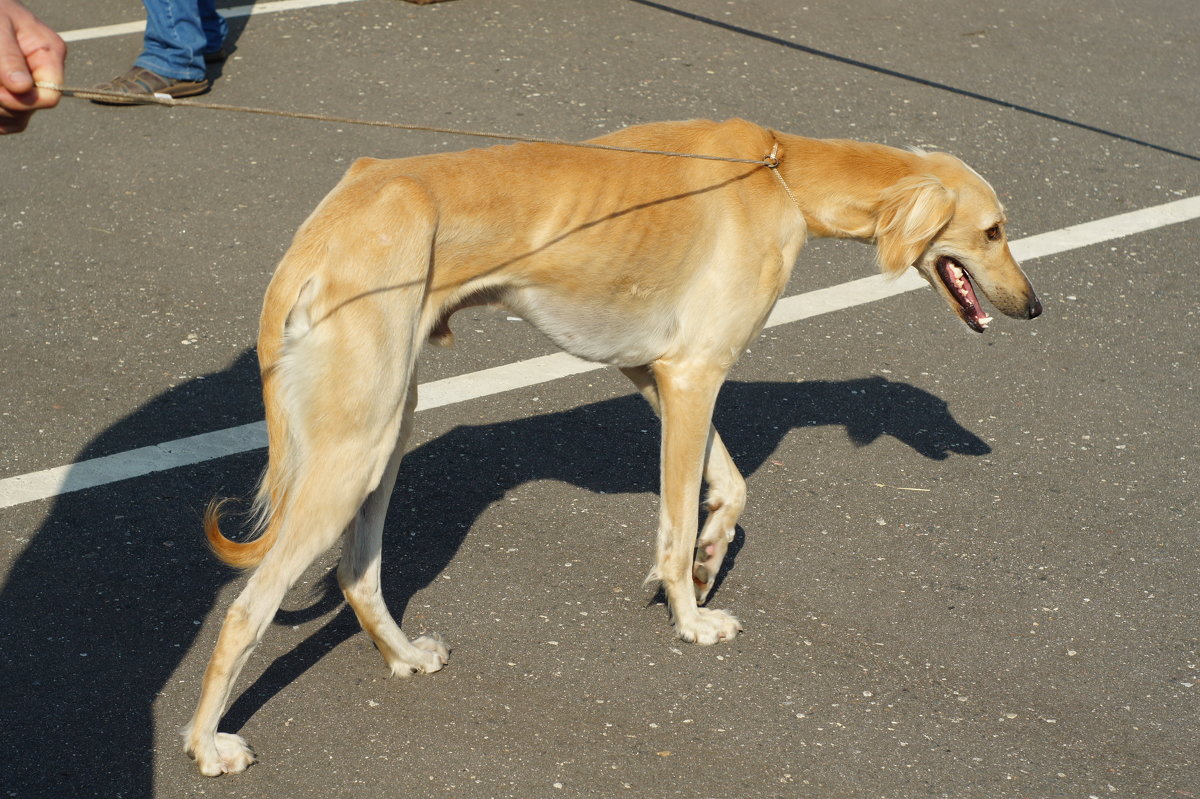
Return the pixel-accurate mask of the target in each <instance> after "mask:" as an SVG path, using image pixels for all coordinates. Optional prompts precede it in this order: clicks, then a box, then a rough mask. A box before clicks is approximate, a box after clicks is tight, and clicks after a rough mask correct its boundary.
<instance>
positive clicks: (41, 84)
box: [36, 81, 803, 214]
mask: <svg viewBox="0 0 1200 799" xmlns="http://www.w3.org/2000/svg"><path fill="white" fill-rule="evenodd" d="M36 85H37V87H38V88H39V89H49V90H50V91H55V92H59V93H60V94H62V95H63V96H64V97H75V98H78V99H81V100H99V101H101V102H104V101H112V100H118V101H120V102H121V103H124V104H134V105H165V106H168V107H172V108H173V107H175V106H181V107H183V108H204V109H207V110H209V111H233V112H236V113H242V114H262V115H264V116H273V117H284V118H286V119H309V120H313V121H316V122H336V123H338V124H342V125H366V126H369V127H375V128H395V129H398V130H407V131H414V132H423V133H442V134H446V135H451V136H474V137H476V138H482V139H501V140H504V141H517V142H528V143H533V144H558V145H562V146H564V147H582V148H585V149H588V150H608V151H610V152H618V153H638V154H641V155H661V156H667V157H669V158H695V159H698V160H701V161H724V162H726V163H730V164H752V165H754V166H765V167H766V168H767V169H769V170H771V172H772V174H774V175H775V177H776V178H777V179H778V180H779V185H780V186H782V187H783V190H784V191H785V192H786V193H787V196H788V197H789V198H791V200H792V203H793V204H794V205H795V206H796V209H797V210H801V209H800V202H799V201H798V200H797V199H796V195H795V194H793V193H792V189H791V187H790V186H788V184H787V181H786V180H784V178H783V173H782V172H780V171H779V162H780V159H779V157H778V155H779V141H778V140H776V142H775V146H774V147H773V148H772V149H771V154H770V155H768V156H767V157H765V158H759V159H755V158H730V157H728V156H723V155H701V154H700V153H676V152H670V151H667V150H648V149H642V148H640V147H619V146H617V145H615V144H599V143H597V142H583V141H565V140H563V139H550V138H543V137H539V136H517V135H513V134H510V133H491V132H487V131H478V130H459V129H457V128H439V127H433V126H430V125H412V124H408V123H404V122H385V121H383V120H374V119H355V118H353V117H335V116H328V115H325V114H308V113H304V112H302V111H280V110H278V109H274V108H257V107H255V106H246V105H226V104H224V103H209V102H204V101H202V100H188V99H186V98H185V99H181V98H178V97H172V96H171V95H169V94H145V95H131V94H124V93H122V92H113V91H106V90H104V89H80V88H76V87H74V86H60V85H58V84H56V83H49V82H47V81H37V83H36ZM801 213H802V214H803V211H802V210H801Z"/></svg>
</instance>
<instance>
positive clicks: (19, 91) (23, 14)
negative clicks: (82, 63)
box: [0, 0, 67, 134]
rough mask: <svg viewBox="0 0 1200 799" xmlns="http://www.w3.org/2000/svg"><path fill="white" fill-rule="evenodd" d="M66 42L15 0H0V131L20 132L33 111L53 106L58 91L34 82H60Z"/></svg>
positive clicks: (27, 122)
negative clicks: (38, 85)
mask: <svg viewBox="0 0 1200 799" xmlns="http://www.w3.org/2000/svg"><path fill="white" fill-rule="evenodd" d="M66 58H67V45H66V44H65V43H64V42H63V40H62V38H60V37H59V35H58V34H57V33H55V32H54V31H53V30H51V29H50V28H49V27H48V26H47V25H46V24H45V23H43V22H42V21H41V20H39V19H38V18H37V17H35V16H34V15H33V12H31V11H30V10H29V9H27V8H26V7H25V6H23V5H21V4H20V3H19V2H17V0H0V134H4V133H20V132H21V131H23V130H25V126H26V125H28V124H29V118H30V117H31V116H33V112H34V111H37V110H38V109H40V108H53V107H54V106H55V105H57V104H58V98H59V93H58V92H56V91H53V90H50V89H42V88H39V87H37V86H36V85H34V84H35V82H36V81H41V82H44V83H53V84H56V85H60V84H61V83H62V80H63V65H64V64H65V62H66Z"/></svg>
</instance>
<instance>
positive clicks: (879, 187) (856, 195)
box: [773, 131, 921, 240]
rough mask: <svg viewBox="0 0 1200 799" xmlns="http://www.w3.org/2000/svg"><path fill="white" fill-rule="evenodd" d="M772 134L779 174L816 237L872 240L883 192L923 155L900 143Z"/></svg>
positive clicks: (914, 168) (915, 168)
mask: <svg viewBox="0 0 1200 799" xmlns="http://www.w3.org/2000/svg"><path fill="white" fill-rule="evenodd" d="M773 133H774V135H775V137H776V139H777V140H778V141H779V144H780V147H779V159H780V163H779V170H780V175H781V176H782V177H783V179H784V181H785V182H786V183H787V184H788V185H789V186H791V189H792V192H793V193H794V194H795V195H796V197H797V198H799V199H797V200H796V202H797V204H798V205H799V206H800V212H801V213H802V214H803V215H804V219H805V222H806V223H807V225H808V234H809V236H813V237H817V238H840V239H861V240H869V239H871V238H873V237H874V235H875V219H876V208H877V205H878V202H879V196H880V193H881V192H882V191H883V190H884V189H885V188H887V187H888V186H891V185H893V184H895V183H896V182H897V181H899V180H901V179H902V178H905V177H907V176H909V175H912V174H914V173H915V172H917V171H918V170H919V168H920V167H919V164H920V160H921V156H920V155H919V154H917V153H913V152H909V151H907V150H900V149H897V148H895V147H888V146H886V145H882V144H870V143H867V142H857V141H848V140H845V139H809V138H805V137H803V136H792V135H789V134H786V133H780V132H778V131H773Z"/></svg>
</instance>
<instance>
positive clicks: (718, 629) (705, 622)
mask: <svg viewBox="0 0 1200 799" xmlns="http://www.w3.org/2000/svg"><path fill="white" fill-rule="evenodd" d="M741 630H742V625H741V623H740V622H739V621H738V620H737V619H736V618H734V617H733V616H732V615H730V614H728V613H726V612H725V611H723V610H711V609H709V608H696V615H695V616H694V617H691V618H688V619H687V620H683V619H680V620H677V621H676V622H675V631H676V632H677V633H679V637H680V638H682V639H683V640H685V641H691V642H692V643H696V644H701V645H703V646H709V645H711V644H715V643H717V642H718V641H731V640H733V638H734V637H735V636H736V635H737V634H738V633H739V632H741Z"/></svg>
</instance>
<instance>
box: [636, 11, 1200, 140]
mask: <svg viewBox="0 0 1200 799" xmlns="http://www.w3.org/2000/svg"><path fill="white" fill-rule="evenodd" d="M629 2H631V3H637V4H638V5H642V6H646V7H647V8H653V9H656V10H658V11H665V12H667V13H668V14H674V15H676V16H678V17H683V18H684V19H688V20H691V21H693V22H701V23H704V24H705V25H711V26H712V27H714V28H720V29H722V30H727V31H730V32H732V33H737V34H739V35H742V36H749V37H750V38H752V39H758V40H759V41H763V42H767V43H769V44H776V45H779V46H780V47H787V48H788V49H790V50H796V51H797V52H801V53H807V54H808V55H814V56H818V57H820V58H824V59H826V60H828V61H833V62H836V63H838V64H846V65H847V66H851V67H856V68H858V69H864V70H867V71H868V72H874V73H876V74H877V75H887V76H888V77H889V78H899V79H900V80H903V81H908V82H909V83H915V84H917V85H919V86H926V87H928V88H931V89H938V90H939V91H944V92H950V93H951V94H957V95H959V96H960V97H969V98H971V99H972V100H979V101H981V102H984V103H990V104H991V105H994V106H998V107H1000V108H1006V109H1008V110H1010V111H1020V112H1021V113H1022V114H1029V115H1030V116H1035V117H1038V118H1039V119H1046V120H1049V121H1051V122H1055V123H1058V124H1060V125H1068V126H1070V127H1073V128H1078V129H1080V130H1086V131H1088V132H1089V133H1099V134H1100V135H1102V136H1107V137H1109V138H1110V139H1116V140H1118V141H1123V142H1128V143H1130V144H1136V145H1137V146H1139V147H1146V148H1148V149H1151V150H1157V151H1158V152H1160V153H1166V154H1168V155H1174V156H1177V157H1179V158H1186V159H1188V160H1189V161H1200V156H1197V155H1193V154H1192V153H1185V152H1183V151H1181V150H1174V149H1171V148H1170V147H1164V146H1163V145H1161V144H1155V143H1153V142H1148V141H1146V140H1144V139H1138V138H1135V137H1133V136H1126V135H1125V134H1124V133H1117V132H1115V131H1111V130H1107V129H1105V128H1101V127H1098V126H1096V125H1089V124H1087V123H1086V122H1079V121H1078V120H1074V119H1069V118H1067V117H1063V116H1059V115H1058V114H1051V113H1049V112H1047V111H1039V110H1038V109H1036V108H1030V107H1029V106H1027V105H1021V104H1019V103H1013V102H1009V101H1008V100H1002V99H1000V98H998V97H990V96H988V95H986V94H980V93H979V92H973V91H970V90H969V89H960V88H958V87H957V86H950V85H949V84H946V83H939V82H938V81H935V80H929V79H928V78H922V77H919V76H917V75H909V74H908V73H906V72H900V71H898V70H895V69H888V68H887V67H881V66H878V65H876V64H870V63H867V62H866V61H859V60H858V59H855V58H848V57H846V56H843V55H838V54H837V53H831V52H829V51H827V50H819V49H817V48H815V47H809V46H807V45H803V44H797V43H796V42H789V41H788V40H786V39H780V38H779V37H778V36H771V35H769V34H766V33H760V32H759V31H756V30H751V29H750V28H743V27H742V26H740V25H734V24H732V23H729V22H722V21H721V20H717V19H713V18H712V17H706V16H704V15H702V14H696V13H694V12H691V11H684V10H682V9H679V8H672V7H671V6H668V5H664V4H662V3H656V2H654V0H629Z"/></svg>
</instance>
